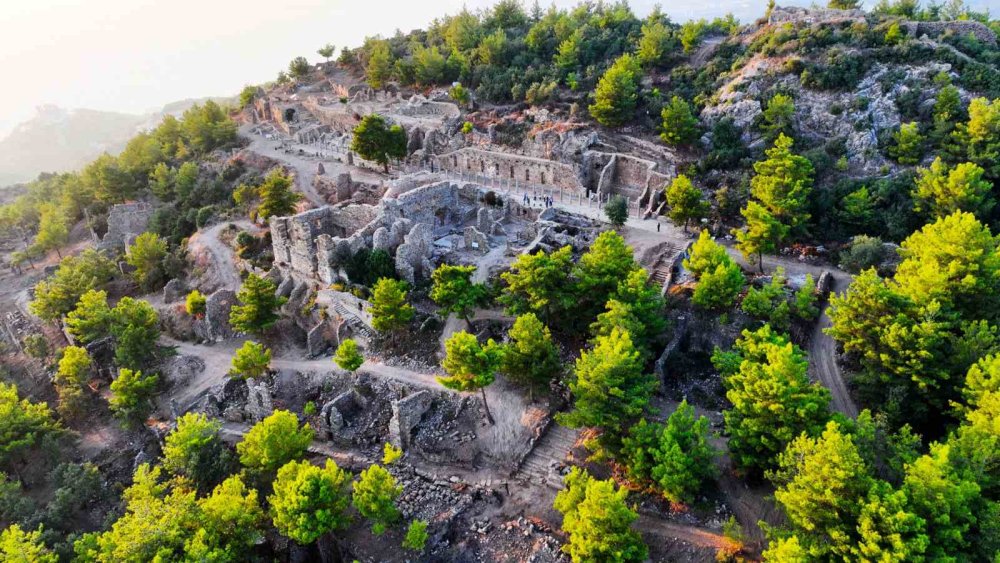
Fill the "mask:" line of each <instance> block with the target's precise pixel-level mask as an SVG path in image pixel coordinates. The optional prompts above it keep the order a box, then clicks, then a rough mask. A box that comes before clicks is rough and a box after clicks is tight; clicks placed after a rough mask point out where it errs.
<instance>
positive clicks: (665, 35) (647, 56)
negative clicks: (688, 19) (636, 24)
mask: <svg viewBox="0 0 1000 563" xmlns="http://www.w3.org/2000/svg"><path fill="white" fill-rule="evenodd" d="M675 48H676V40H675V39H674V38H673V36H672V35H671V33H670V29H669V28H668V27H667V26H666V25H664V24H663V22H661V21H658V20H655V19H653V18H650V19H649V20H648V21H646V23H643V24H642V37H641V38H640V39H639V47H638V49H636V57H637V58H638V59H639V62H640V63H641V64H642V66H644V67H646V68H650V67H656V66H659V65H660V64H661V63H662V62H663V61H664V59H665V58H666V56H667V54H668V53H669V52H670V51H672V50H674V49H675Z"/></svg>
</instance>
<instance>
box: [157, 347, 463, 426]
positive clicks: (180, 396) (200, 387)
mask: <svg viewBox="0 0 1000 563" xmlns="http://www.w3.org/2000/svg"><path fill="white" fill-rule="evenodd" d="M243 342H244V340H243V339H239V340H229V341H226V342H220V343H217V344H213V345H211V346H208V345H203V344H192V343H190V342H181V341H179V340H174V339H172V338H170V337H167V336H161V337H160V344H161V345H163V346H170V347H173V348H175V350H176V352H177V354H178V355H181V356H195V357H197V358H200V359H201V360H202V361H203V362H205V369H204V370H203V371H202V372H201V373H199V374H198V375H197V376H195V378H194V379H192V380H191V381H190V382H188V384H187V385H185V386H184V387H183V388H180V389H176V390H174V391H173V399H174V400H175V401H176V402H177V405H178V407H180V408H182V409H183V410H186V409H188V408H190V405H191V404H193V403H194V402H195V401H197V400H198V398H199V397H201V395H203V394H204V393H206V392H207V391H208V390H209V389H211V388H212V387H215V386H216V385H220V384H222V383H225V381H226V378H227V377H228V376H227V374H228V372H229V368H230V366H231V365H232V358H233V355H234V354H235V353H236V349H237V348H239V347H240V346H242V344H243ZM271 367H272V368H274V369H289V370H295V371H301V372H340V371H342V370H341V369H340V368H338V367H337V366H336V365H335V364H334V363H333V361H332V360H331V359H330V358H316V359H311V360H307V359H297V358H289V357H277V358H273V359H272V360H271ZM361 370H362V371H365V372H368V373H371V374H374V375H376V376H380V377H386V378H389V379H394V380H396V381H400V382H402V383H406V384H409V385H414V386H417V387H423V388H425V389H430V390H433V391H448V390H447V389H445V388H444V387H442V386H441V384H440V383H438V382H437V380H436V379H435V374H432V373H423V372H418V371H413V370H408V369H405V368H400V367H396V366H390V365H387V364H384V363H381V362H375V361H372V360H365V363H364V364H362V366H361Z"/></svg>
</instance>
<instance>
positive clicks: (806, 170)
mask: <svg viewBox="0 0 1000 563" xmlns="http://www.w3.org/2000/svg"><path fill="white" fill-rule="evenodd" d="M791 149H792V139H791V138H790V137H788V136H786V135H785V134H784V133H779V134H778V138H777V139H775V141H774V146H773V147H772V148H770V149H767V151H765V153H766V155H767V158H765V159H764V160H762V161H760V162H757V163H755V164H754V165H753V169H754V171H755V172H756V175H755V176H754V177H753V178H752V179H751V180H750V193H751V194H752V195H753V196H754V197H755V198H756V199H757V200H758V201H759V202H760V203H761V205H763V206H764V207H765V208H766V209H767V210H768V211H769V212H770V213H771V215H773V216H774V218H775V219H777V220H778V221H780V222H781V223H782V224H783V225H786V226H787V227H789V228H795V227H798V226H799V225H801V224H803V223H805V222H806V221H807V220H809V214H808V213H807V212H806V209H807V207H808V204H809V195H810V193H811V192H812V183H813V166H812V163H810V162H809V159H807V158H805V157H803V156H799V155H797V154H794V153H793V152H792V150H791Z"/></svg>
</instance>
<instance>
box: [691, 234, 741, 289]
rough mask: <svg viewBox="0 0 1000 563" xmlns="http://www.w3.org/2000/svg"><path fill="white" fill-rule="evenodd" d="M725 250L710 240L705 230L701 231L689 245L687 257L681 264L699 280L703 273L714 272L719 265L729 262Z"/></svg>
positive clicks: (709, 235) (710, 237) (729, 259)
mask: <svg viewBox="0 0 1000 563" xmlns="http://www.w3.org/2000/svg"><path fill="white" fill-rule="evenodd" d="M731 260H732V259H731V258H729V254H727V253H726V249H725V248H723V247H722V245H720V244H719V243H717V242H715V240H713V239H712V235H711V234H710V233H709V232H708V230H707V229H702V231H701V233H700V234H699V235H698V240H696V241H694V243H693V244H692V245H691V250H690V251H689V252H688V257H687V258H685V259H684V261H683V262H682V264H683V266H684V268H685V269H686V270H688V271H689V272H691V275H693V276H694V277H695V278H700V277H701V276H703V275H704V274H705V272H714V271H715V269H716V268H717V267H718V266H719V265H720V264H725V263H727V262H730V261H731Z"/></svg>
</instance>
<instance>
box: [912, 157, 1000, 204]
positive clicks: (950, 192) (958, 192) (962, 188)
mask: <svg viewBox="0 0 1000 563" xmlns="http://www.w3.org/2000/svg"><path fill="white" fill-rule="evenodd" d="M984 173H985V170H983V169H982V168H980V167H979V166H977V165H975V164H972V163H971V162H965V163H962V164H959V165H957V166H955V167H954V168H951V169H949V168H948V165H946V164H945V163H944V162H943V161H942V160H941V157H938V158H935V159H934V162H933V163H931V165H930V167H929V168H919V169H917V174H918V176H917V180H916V188H915V189H914V190H913V198H914V200H915V205H914V208H915V210H916V211H917V212H918V213H921V212H923V213H927V214H929V215H930V216H931V217H943V216H945V215H951V214H952V213H955V212H958V211H967V212H969V213H972V214H974V215H976V216H978V217H986V216H987V214H988V213H989V212H990V210H991V209H992V208H993V205H994V201H993V198H992V196H991V195H990V192H991V190H992V188H993V186H992V184H990V182H988V181H986V180H984V179H983V174H984Z"/></svg>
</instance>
